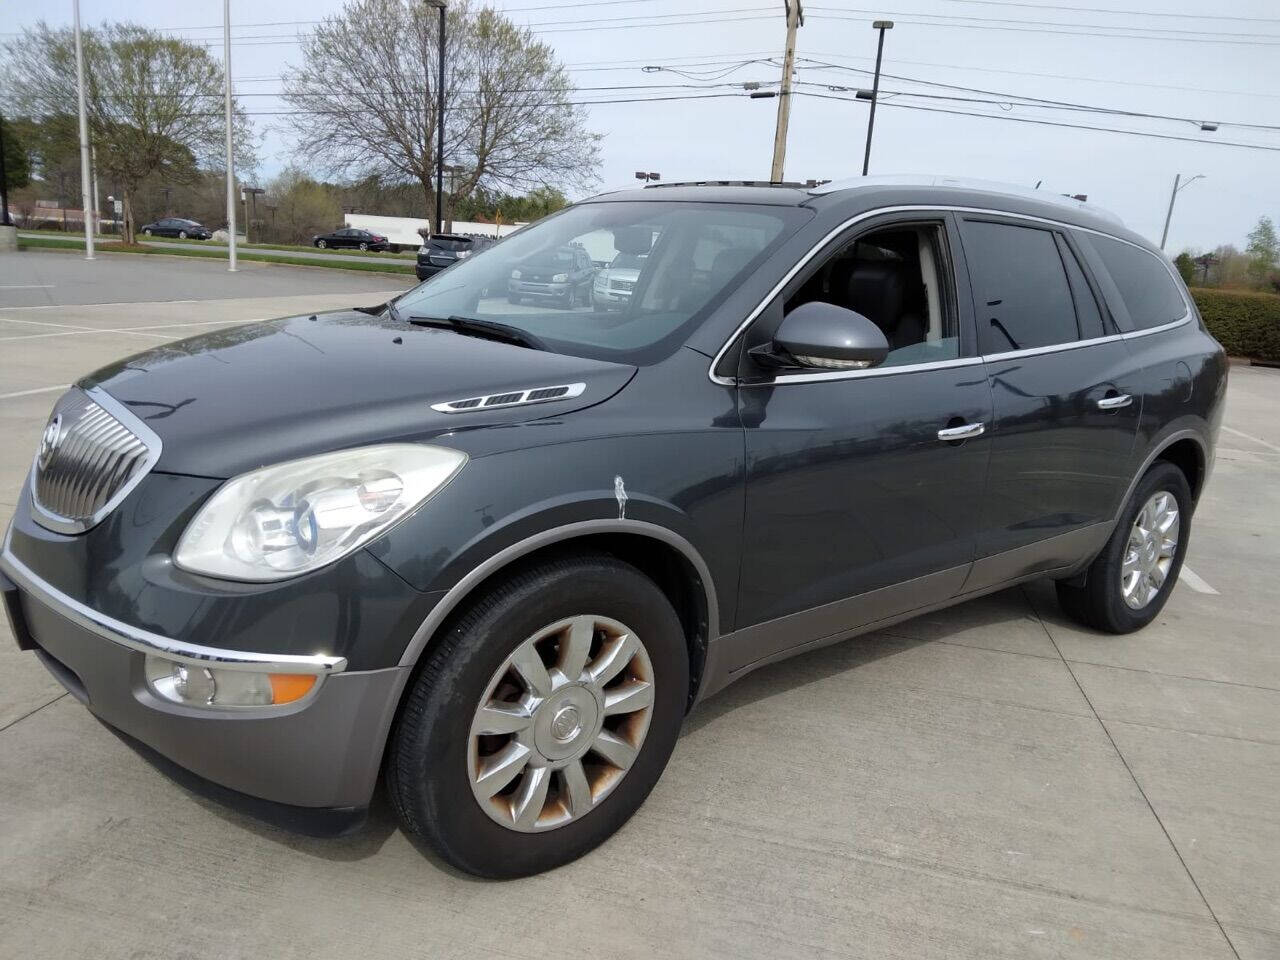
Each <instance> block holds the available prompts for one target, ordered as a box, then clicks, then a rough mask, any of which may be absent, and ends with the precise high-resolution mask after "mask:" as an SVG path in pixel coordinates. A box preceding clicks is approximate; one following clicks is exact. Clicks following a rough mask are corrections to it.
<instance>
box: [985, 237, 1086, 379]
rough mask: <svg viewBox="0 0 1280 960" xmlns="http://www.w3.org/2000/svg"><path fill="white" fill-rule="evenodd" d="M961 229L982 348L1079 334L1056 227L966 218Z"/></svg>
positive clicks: (1004, 348)
mask: <svg viewBox="0 0 1280 960" xmlns="http://www.w3.org/2000/svg"><path fill="white" fill-rule="evenodd" d="M961 232H962V236H963V238H964V248H965V255H966V257H967V258H968V261H969V276H970V279H971V280H972V283H973V298H974V309H975V310H976V311H977V318H978V349H979V350H980V351H981V352H982V353H984V354H992V353H1005V352H1008V351H1010V350H1026V349H1029V348H1031V347H1048V346H1052V345H1053V344H1055V343H1070V342H1071V341H1074V340H1076V339H1078V338H1079V335H1080V332H1079V329H1078V328H1077V326H1076V315H1075V309H1074V306H1073V302H1072V299H1071V288H1070V287H1069V286H1068V285H1067V274H1066V271H1065V269H1064V268H1063V266H1062V257H1061V256H1059V255H1058V245H1057V243H1056V242H1055V241H1054V235H1053V233H1052V232H1051V231H1049V230H1040V229H1037V228H1035V227H1015V226H1011V225H1009V224H1004V223H987V222H984V221H980V220H965V221H963V224H962V228H961Z"/></svg>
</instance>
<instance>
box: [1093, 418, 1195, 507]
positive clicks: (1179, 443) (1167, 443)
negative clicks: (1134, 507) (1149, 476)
mask: <svg viewBox="0 0 1280 960" xmlns="http://www.w3.org/2000/svg"><path fill="white" fill-rule="evenodd" d="M1157 460H1167V461H1169V462H1170V463H1172V464H1173V465H1174V466H1176V467H1178V468H1179V469H1180V470H1182V471H1183V473H1184V474H1186V477H1187V483H1188V485H1189V486H1190V487H1191V500H1192V502H1193V503H1194V502H1195V501H1196V500H1198V499H1199V498H1200V492H1201V491H1202V490H1203V489H1204V482H1205V480H1206V479H1207V476H1208V469H1209V463H1210V459H1209V445H1208V443H1207V442H1206V441H1205V439H1204V436H1203V434H1202V433H1201V431H1199V430H1196V429H1193V428H1183V429H1179V430H1174V431H1172V432H1170V433H1168V434H1166V435H1165V436H1163V437H1161V438H1160V439H1159V440H1157V441H1156V442H1155V443H1153V444H1152V445H1151V449H1150V450H1149V451H1148V453H1147V456H1146V458H1145V459H1144V460H1143V461H1142V466H1140V467H1139V468H1138V470H1137V472H1136V473H1135V474H1134V475H1133V479H1132V480H1131V481H1129V487H1128V489H1127V490H1125V492H1124V496H1123V497H1121V498H1120V503H1119V505H1118V506H1117V508H1116V514H1115V518H1114V519H1115V520H1117V521H1118V520H1119V519H1120V515H1121V514H1122V513H1123V512H1124V508H1125V505H1126V504H1128V502H1129V498H1130V497H1131V496H1133V491H1134V489H1135V488H1136V487H1137V486H1138V484H1139V483H1140V482H1141V481H1142V478H1143V477H1144V476H1145V475H1146V472H1147V471H1148V470H1150V469H1151V465H1152V464H1153V463H1155V462H1156V461H1157Z"/></svg>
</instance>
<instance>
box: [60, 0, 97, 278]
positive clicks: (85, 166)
mask: <svg viewBox="0 0 1280 960" xmlns="http://www.w3.org/2000/svg"><path fill="white" fill-rule="evenodd" d="M73 7H74V10H75V18H76V96H77V99H79V101H80V219H81V220H83V221H84V258H85V259H86V260H92V259H93V258H94V257H93V221H91V220H90V219H89V204H90V202H91V200H90V193H89V114H88V110H87V109H86V108H85V103H84V44H83V43H81V42H80V0H75V2H74V4H73ZM63 216H64V217H65V216H66V214H65V213H64V214H63Z"/></svg>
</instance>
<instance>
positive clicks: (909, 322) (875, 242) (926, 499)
mask: <svg viewBox="0 0 1280 960" xmlns="http://www.w3.org/2000/svg"><path fill="white" fill-rule="evenodd" d="M957 248H958V242H957V237H956V234H955V232H954V226H953V224H952V223H951V221H950V219H949V218H948V217H947V216H946V215H944V214H939V215H938V216H937V217H936V218H930V217H928V216H927V215H926V216H925V217H924V218H923V219H921V218H920V217H919V216H915V217H913V218H912V219H911V220H898V221H895V220H893V219H882V220H879V221H875V222H873V223H872V224H871V225H869V226H864V227H860V228H857V232H856V233H855V234H852V235H850V236H846V237H844V238H841V239H839V240H837V241H835V243H834V244H833V245H832V247H831V248H829V250H830V252H829V253H828V254H827V255H826V256H825V257H824V256H820V257H817V258H815V261H814V264H811V265H810V267H809V268H808V269H806V270H805V271H803V272H802V273H801V274H799V275H798V276H797V277H796V278H795V280H794V281H793V282H792V283H791V284H789V286H788V288H787V289H785V290H784V291H783V294H782V295H781V296H780V297H779V298H778V300H777V302H775V303H774V304H771V305H770V307H769V308H767V309H766V311H765V312H764V313H763V314H762V315H761V317H760V319H759V320H758V321H757V322H756V324H755V325H753V327H752V328H751V330H749V331H747V334H746V335H745V336H746V340H745V343H744V350H743V354H742V356H743V359H742V361H741V366H740V368H739V370H740V378H739V379H740V383H741V386H740V387H739V390H738V395H739V411H740V415H741V418H742V422H743V426H744V428H745V438H746V464H747V477H746V508H745V528H744V537H743V542H744V548H743V558H742V571H741V581H740V584H741V585H740V591H739V600H738V611H739V615H738V622H737V626H738V632H737V635H736V637H735V642H734V644H733V647H732V652H731V656H732V657H733V659H734V663H733V665H732V666H731V668H730V669H740V668H742V667H745V666H747V665H749V664H750V663H752V662H755V661H757V660H761V659H765V658H768V657H770V656H774V655H777V654H780V653H782V652H783V651H786V650H790V649H793V648H795V647H798V646H802V645H805V644H809V643H815V642H817V641H820V640H821V639H823V638H825V637H831V636H835V635H838V634H840V633H842V632H846V631H849V630H851V629H853V628H855V627H859V626H863V625H865V624H868V623H873V622H875V621H877V620H881V619H885V618H888V617H893V616H896V615H900V614H902V613H904V612H906V611H909V610H914V609H917V608H920V607H923V606H926V605H928V604H930V603H936V602H939V601H942V600H945V599H947V598H949V597H951V596H953V595H954V594H955V593H956V592H957V591H958V590H959V589H960V586H961V584H962V583H963V582H964V579H965V577H966V576H967V574H968V572H969V568H970V565H971V563H972V560H973V556H974V546H975V537H976V534H977V529H978V525H977V524H978V514H979V506H980V504H981V502H982V494H983V486H984V484H985V481H986V476H987V458H988V442H987V439H986V437H985V436H983V435H981V433H980V431H982V430H985V427H986V425H987V424H988V423H989V421H990V419H991V412H992V411H991V394H990V389H989V387H988V386H987V382H986V378H985V376H984V375H983V368H982V363H981V360H980V359H979V358H978V357H977V356H976V351H975V350H974V345H973V340H972V331H971V316H970V315H969V310H968V308H967V298H968V292H967V286H963V285H961V286H958V285H957V277H960V278H963V275H964V271H963V269H962V268H960V269H957V267H956V265H955V260H954V258H953V254H956V253H958V250H957ZM814 300H821V301H826V302H832V303H836V304H838V305H840V306H844V307H848V308H850V309H854V310H857V311H858V312H859V313H861V314H863V315H864V316H866V317H868V318H869V319H871V320H872V321H873V322H875V323H876V324H877V325H878V326H879V327H880V328H881V329H882V330H883V331H884V333H885V336H886V339H887V340H888V341H889V344H890V347H891V348H892V349H891V351H890V354H889V356H888V358H887V359H886V360H885V361H884V363H883V364H881V365H879V366H878V367H876V368H873V369H870V370H861V371H835V372H832V371H825V372H824V371H817V370H809V371H797V370H795V369H792V368H788V369H785V370H782V371H775V372H772V373H771V372H769V371H767V370H763V369H760V368H758V367H756V366H754V361H753V359H752V358H751V355H750V353H749V351H750V349H751V348H752V346H753V345H754V344H755V343H757V342H763V341H765V340H767V339H768V338H769V337H770V336H771V335H772V331H773V329H776V325H777V324H778V323H779V322H781V319H782V316H783V315H784V314H785V312H786V311H788V310H790V309H794V308H795V307H796V306H799V305H800V304H801V303H804V302H808V301H814ZM957 428H966V429H967V430H968V432H969V433H970V434H976V435H973V436H971V437H970V438H968V439H964V438H960V439H954V438H951V437H953V436H954V435H949V434H947V433H942V434H941V435H940V433H939V431H947V430H952V431H955V430H957Z"/></svg>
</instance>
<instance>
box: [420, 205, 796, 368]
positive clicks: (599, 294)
mask: <svg viewBox="0 0 1280 960" xmlns="http://www.w3.org/2000/svg"><path fill="white" fill-rule="evenodd" d="M807 216H809V212H808V211H806V210H802V209H801V208H798V207H771V206H756V205H748V204H726V203H678V202H665V201H619V202H603V203H584V204H579V205H578V206H574V207H570V208H568V209H567V210H565V211H563V212H561V213H559V214H556V215H554V216H551V217H548V218H546V219H545V220H541V221H539V222H538V223H535V224H533V225H532V226H529V227H525V228H524V229H522V230H519V231H517V232H516V233H514V234H512V235H511V236H509V237H507V238H505V239H504V240H503V241H502V242H501V243H497V244H494V245H492V246H490V247H488V248H486V249H485V250H483V251H481V252H477V253H475V254H474V255H472V256H471V257H469V258H468V259H466V260H463V261H460V262H459V263H457V264H456V265H454V266H451V267H449V269H448V270H445V271H441V272H440V273H438V274H436V275H435V276H434V277H432V278H431V279H429V280H427V281H426V282H424V283H422V284H421V285H419V286H417V287H415V288H414V289H413V290H410V291H409V292H408V293H406V294H404V295H403V296H402V297H401V298H400V299H399V300H397V301H396V309H397V311H398V312H399V313H400V314H401V315H403V316H418V317H436V318H448V317H452V316H461V317H470V318H473V319H477V320H484V321H488V322H496V323H503V324H507V325H508V326H511V327H515V328H517V329H518V330H522V331H524V332H527V333H530V334H532V335H533V336H534V337H536V338H537V339H538V340H540V341H542V342H544V343H545V344H547V346H548V347H549V348H550V349H552V350H555V351H557V352H560V353H568V354H575V355H577V356H584V357H592V358H595V359H601V360H615V361H619V362H623V363H638V364H644V363H654V362H656V361H658V360H660V359H662V358H663V357H665V356H668V355H670V354H671V353H672V352H673V351H674V350H676V349H677V348H678V347H679V346H680V345H681V344H682V343H684V341H685V340H686V339H687V338H688V335H689V333H691V332H692V330H693V329H694V328H695V327H696V326H697V324H699V323H701V322H702V320H703V319H705V318H706V316H707V315H708V314H709V313H710V312H711V311H712V310H714V309H715V307H716V306H718V305H719V303H720V302H721V301H723V300H724V298H725V297H726V296H727V295H728V294H729V292H730V291H731V290H733V288H734V287H735V286H736V284H738V283H740V282H741V280H742V278H743V277H745V276H747V275H748V274H749V273H750V271H751V270H752V269H754V268H755V267H756V266H757V265H758V264H759V263H760V262H761V261H763V259H764V258H765V257H766V256H767V255H768V254H769V252H770V251H771V250H772V249H773V248H774V246H775V245H776V244H777V243H778V242H779V241H780V240H782V239H783V238H785V237H786V236H787V235H789V234H791V233H792V232H794V231H795V230H796V228H798V227H799V226H800V224H801V223H802V222H803V220H804V219H805V218H806V217H807ZM605 265H612V266H613V267H617V268H626V269H628V270H634V271H637V272H638V276H637V277H636V278H635V279H634V280H630V279H628V280H627V281H625V282H623V281H618V282H616V283H611V282H607V281H606V280H605V279H604V278H603V277H602V278H601V279H600V282H599V283H597V282H596V277H597V275H598V274H599V273H600V271H601V270H602V269H605V268H606V266H605Z"/></svg>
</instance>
